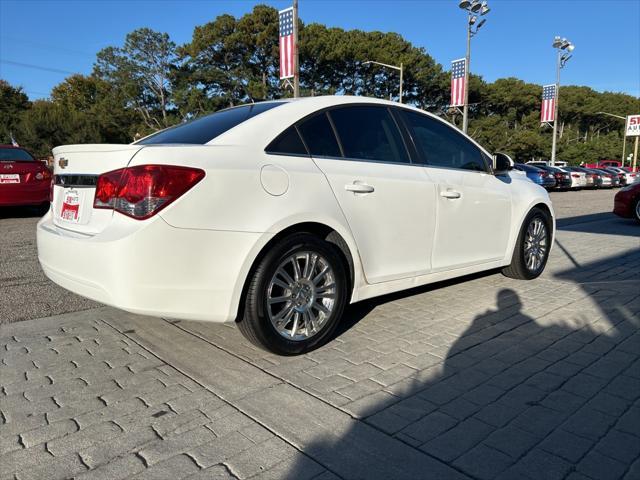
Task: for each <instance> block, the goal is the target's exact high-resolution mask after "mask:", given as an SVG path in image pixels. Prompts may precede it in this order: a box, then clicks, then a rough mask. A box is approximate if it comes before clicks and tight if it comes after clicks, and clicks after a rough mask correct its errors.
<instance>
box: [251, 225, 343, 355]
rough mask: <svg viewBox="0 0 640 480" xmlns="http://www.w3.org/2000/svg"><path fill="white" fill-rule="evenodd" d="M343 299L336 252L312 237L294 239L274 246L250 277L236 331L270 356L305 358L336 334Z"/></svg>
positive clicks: (340, 262) (341, 263) (341, 280)
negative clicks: (268, 352) (302, 355)
mask: <svg viewBox="0 0 640 480" xmlns="http://www.w3.org/2000/svg"><path fill="white" fill-rule="evenodd" d="M296 265H297V266H296ZM347 295H348V281H347V274H346V269H345V265H344V263H343V261H342V260H341V257H340V255H339V253H338V251H337V247H335V246H334V245H333V244H331V243H329V242H326V241H324V240H321V239H320V238H318V237H316V236H314V235H311V234H306V233H297V234H293V235H291V236H289V237H286V238H284V239H282V240H280V241H279V242H277V243H276V244H275V245H274V246H273V247H272V248H271V249H270V250H269V252H267V254H266V255H265V256H264V257H263V258H262V259H261V260H260V261H259V263H258V265H257V266H256V268H255V269H254V270H253V272H252V273H251V274H250V278H249V284H248V287H247V293H246V299H245V305H244V312H243V314H242V316H241V318H240V319H239V320H238V328H239V329H240V331H241V332H242V334H243V335H244V336H245V337H246V338H247V340H249V341H250V342H251V343H253V344H254V345H256V346H257V347H260V348H263V349H265V350H268V351H271V352H273V353H276V354H280V355H297V354H301V353H304V352H308V351H310V350H313V349H315V348H317V347H319V346H320V345H322V344H323V343H324V342H325V341H326V340H327V339H328V338H329V337H330V336H331V334H332V333H333V332H334V331H335V329H336V327H337V325H338V323H339V322H340V318H341V317H342V313H343V311H344V306H345V303H346V301H347Z"/></svg>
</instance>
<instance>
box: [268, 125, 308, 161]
mask: <svg viewBox="0 0 640 480" xmlns="http://www.w3.org/2000/svg"><path fill="white" fill-rule="evenodd" d="M265 151H266V152H267V153H280V154H284V155H308V153H307V148H306V147H305V146H304V143H302V139H301V138H300V134H299V133H298V129H297V128H296V127H295V126H291V127H289V128H287V129H286V130H285V131H284V132H282V133H281V134H280V135H278V136H277V137H276V139H275V140H274V141H273V142H271V143H270V144H269V145H267V148H265Z"/></svg>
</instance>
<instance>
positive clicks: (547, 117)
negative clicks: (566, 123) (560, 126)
mask: <svg viewBox="0 0 640 480" xmlns="http://www.w3.org/2000/svg"><path fill="white" fill-rule="evenodd" d="M555 114H556V86H555V85H545V86H544V87H542V108H541V111H540V121H541V122H542V123H547V122H553V121H554V120H555Z"/></svg>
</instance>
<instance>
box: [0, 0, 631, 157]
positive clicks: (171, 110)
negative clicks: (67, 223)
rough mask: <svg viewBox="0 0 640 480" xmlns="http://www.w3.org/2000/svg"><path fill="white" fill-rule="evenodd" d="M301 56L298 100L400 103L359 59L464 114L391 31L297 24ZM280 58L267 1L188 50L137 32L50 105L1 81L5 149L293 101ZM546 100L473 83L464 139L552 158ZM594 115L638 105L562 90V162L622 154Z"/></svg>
mask: <svg viewBox="0 0 640 480" xmlns="http://www.w3.org/2000/svg"><path fill="white" fill-rule="evenodd" d="M299 53H300V88H301V94H302V95H303V96H308V95H330V94H345V95H365V96H371V97H379V98H397V93H398V81H399V79H398V75H397V72H392V71H389V70H387V69H381V68H379V67H376V66H375V65H370V64H364V62H365V61H367V60H376V61H379V62H383V63H391V64H398V63H399V62H402V63H403V65H404V68H405V71H404V98H403V100H404V101H405V102H406V103H410V104H413V105H415V106H417V107H420V108H423V109H425V110H428V111H430V112H432V113H435V114H436V115H439V116H441V117H443V118H445V119H446V120H448V121H450V122H452V123H454V124H456V125H458V126H460V125H461V122H462V118H461V116H460V115H459V114H458V113H457V112H452V111H450V110H449V108H448V105H449V100H450V97H449V88H450V78H451V77H450V73H449V72H448V71H445V70H444V68H443V66H442V65H440V64H438V63H436V61H435V60H434V59H433V57H431V56H430V55H429V54H428V52H427V51H426V50H425V49H424V48H422V47H416V46H414V45H412V44H411V43H410V42H408V41H407V40H405V39H404V38H403V37H402V36H401V35H399V34H397V33H383V32H378V31H373V32H364V31H361V30H344V29H341V28H335V27H327V26H325V25H321V24H317V23H312V24H309V25H305V24H304V23H303V22H302V21H301V22H300V27H299ZM278 61H279V60H278V12H277V10H276V9H274V8H271V7H269V6H266V5H258V6H256V7H255V8H254V9H253V11H252V12H251V13H248V14H246V15H244V16H242V17H240V18H235V17H234V16H232V15H220V16H218V17H217V18H215V19H214V20H213V21H211V22H209V23H206V24H204V25H201V26H197V27H195V29H194V31H193V36H192V39H191V41H190V42H188V43H186V44H184V45H176V43H174V42H173V41H172V40H171V38H170V37H169V35H168V34H166V33H161V32H156V31H153V30H151V29H148V28H141V29H138V30H135V31H133V32H131V33H129V34H128V35H127V36H126V38H125V40H124V43H123V44H122V45H121V46H112V47H107V48H105V49H103V50H101V51H100V52H98V54H97V56H96V61H95V63H94V67H93V71H92V73H91V74H90V75H80V74H76V75H72V76H70V77H68V78H66V79H65V80H64V81H63V82H62V83H60V84H58V85H57V86H55V87H54V88H53V89H52V91H51V96H50V98H49V99H46V100H36V101H33V102H31V101H29V99H28V97H27V95H26V94H25V93H24V92H23V90H22V89H21V88H20V87H18V86H12V85H10V84H9V83H7V82H6V81H4V80H0V143H5V142H8V141H9V138H10V134H13V136H14V137H15V138H16V140H17V141H18V142H19V143H20V144H21V145H23V146H25V147H27V148H29V149H30V150H31V151H32V152H34V154H36V155H38V156H41V157H42V156H47V155H49V154H50V151H51V149H52V148H53V147H54V146H56V145H61V144H70V143H129V142H131V141H133V140H134V139H136V138H139V137H140V136H143V135H146V134H148V133H151V132H153V131H156V130H158V129H162V128H165V127H168V126H171V125H174V124H176V123H179V122H183V121H187V120H189V119H192V118H195V117H197V116H200V115H203V114H206V113H210V112H213V111H216V110H219V109H221V108H226V107H229V106H233V105H238V104H242V103H246V102H251V101H260V100H267V99H276V98H282V97H288V96H291V91H290V90H288V89H286V88H284V87H283V86H282V84H281V82H280V81H279V79H278V73H279V67H278ZM541 94H542V86H540V85H536V84H532V83H527V82H524V81H522V80H519V79H517V78H502V79H498V80H496V81H495V82H491V83H490V82H486V81H484V80H483V79H482V77H481V76H478V75H471V78H470V82H469V103H470V122H469V134H470V135H471V136H472V137H473V138H475V139H476V140H477V141H479V142H480V143H481V144H483V145H484V146H486V147H487V148H488V149H489V150H490V151H502V152H505V153H508V154H510V155H512V156H513V157H514V158H515V159H516V160H518V161H527V160H530V159H532V158H542V159H547V158H548V157H549V155H550V151H551V129H550V128H549V127H541V126H540V121H539V119H540V104H541ZM600 111H607V112H611V113H615V114H618V115H626V114H631V113H640V99H638V98H636V97H633V96H631V95H625V94H621V93H612V92H604V93H601V92H596V91H594V90H593V89H591V88H589V87H580V86H566V87H561V89H560V119H559V125H558V126H559V143H558V159H559V160H565V161H569V162H571V163H580V162H583V161H585V162H591V161H595V160H598V159H604V158H619V157H620V154H621V150H622V138H623V131H624V122H622V121H621V120H618V119H615V118H611V117H605V116H602V115H600V114H598V113H597V112H600ZM627 151H629V149H628V148H627Z"/></svg>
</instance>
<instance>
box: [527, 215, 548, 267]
mask: <svg viewBox="0 0 640 480" xmlns="http://www.w3.org/2000/svg"><path fill="white" fill-rule="evenodd" d="M547 249H548V245H547V226H546V225H545V223H544V222H543V221H542V219H540V218H534V219H533V220H532V221H531V223H529V226H528V227H527V233H526V235H525V240H524V263H525V265H526V266H527V269H528V270H529V271H530V272H537V271H539V270H540V269H541V268H542V265H543V264H544V259H545V257H546V255H547Z"/></svg>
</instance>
